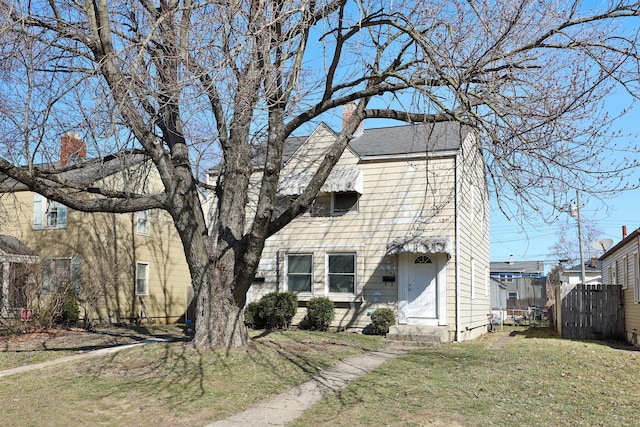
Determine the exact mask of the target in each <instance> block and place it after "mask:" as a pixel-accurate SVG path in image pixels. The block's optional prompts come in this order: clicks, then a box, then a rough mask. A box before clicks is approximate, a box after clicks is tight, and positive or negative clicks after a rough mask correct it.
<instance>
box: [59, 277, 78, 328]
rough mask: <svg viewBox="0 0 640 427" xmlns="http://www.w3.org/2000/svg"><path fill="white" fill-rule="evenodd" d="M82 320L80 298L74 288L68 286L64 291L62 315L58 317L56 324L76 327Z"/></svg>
mask: <svg viewBox="0 0 640 427" xmlns="http://www.w3.org/2000/svg"><path fill="white" fill-rule="evenodd" d="M78 320H80V306H79V305H78V296H77V295H76V290H75V288H74V287H73V286H71V285H69V286H67V288H66V290H65V291H64V297H63V300H62V306H61V308H60V313H59V314H58V315H57V316H56V319H55V322H56V323H58V324H61V325H65V326H70V325H75V324H77V323H78Z"/></svg>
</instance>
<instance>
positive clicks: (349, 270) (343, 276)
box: [327, 253, 356, 294]
mask: <svg viewBox="0 0 640 427" xmlns="http://www.w3.org/2000/svg"><path fill="white" fill-rule="evenodd" d="M327 287H328V291H329V293H340V294H355V293H356V254H353V253H341V254H327Z"/></svg>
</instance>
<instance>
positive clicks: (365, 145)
mask: <svg viewBox="0 0 640 427" xmlns="http://www.w3.org/2000/svg"><path fill="white" fill-rule="evenodd" d="M325 126H326V125H325ZM327 129H330V128H329V127H328V126H327ZM470 131H471V129H470V128H469V127H468V126H462V125H461V124H460V123H458V122H439V123H417V124H409V125H401V126H391V127H383V128H374V129H365V130H364V132H363V133H362V135H360V136H359V137H357V138H355V139H353V140H351V142H349V149H351V151H352V152H353V153H354V154H356V155H357V156H358V157H360V158H362V157H367V156H393V155H402V154H420V153H426V152H429V153H434V152H438V151H450V150H457V149H458V148H460V145H461V143H462V141H464V139H465V138H466V137H467V135H468V134H469V133H470ZM307 139H308V136H295V137H290V138H287V141H286V142H285V146H284V150H283V161H284V162H285V163H286V162H287V161H289V159H290V158H291V157H292V156H293V155H294V154H295V152H296V151H297V150H298V149H299V148H300V147H301V146H302V144H304V143H305V141H307ZM265 148H266V147H265V146H263V145H258V146H256V147H255V148H254V158H253V160H252V163H253V165H254V166H262V165H264V161H265V154H266V153H265V151H264V150H265ZM210 172H211V173H216V172H217V167H213V168H212V169H211V170H210Z"/></svg>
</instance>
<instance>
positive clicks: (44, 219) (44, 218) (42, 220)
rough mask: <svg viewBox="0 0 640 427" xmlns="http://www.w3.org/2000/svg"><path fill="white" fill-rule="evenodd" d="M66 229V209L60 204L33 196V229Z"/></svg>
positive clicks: (37, 195) (39, 196) (36, 195)
mask: <svg viewBox="0 0 640 427" xmlns="http://www.w3.org/2000/svg"><path fill="white" fill-rule="evenodd" d="M66 227H67V207H66V206H65V205H63V204H61V203H58V202H56V201H53V200H49V199H47V198H46V197H42V196H41V195H40V194H34V195H33V229H34V230H40V229H55V228H66Z"/></svg>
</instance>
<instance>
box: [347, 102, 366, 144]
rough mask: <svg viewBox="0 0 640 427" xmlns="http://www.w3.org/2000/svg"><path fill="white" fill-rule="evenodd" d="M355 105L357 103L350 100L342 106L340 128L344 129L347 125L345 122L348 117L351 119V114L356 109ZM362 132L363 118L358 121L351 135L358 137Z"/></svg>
mask: <svg viewBox="0 0 640 427" xmlns="http://www.w3.org/2000/svg"><path fill="white" fill-rule="evenodd" d="M357 106H358V104H356V103H355V102H350V103H348V104H345V105H343V106H342V129H344V128H345V127H346V126H347V123H348V122H349V119H351V115H352V114H353V112H354V111H355V110H356V107H357ZM363 132H364V120H363V121H361V122H360V124H359V125H358V128H357V129H356V131H355V132H354V133H353V136H355V137H358V136H360V135H362V133H363Z"/></svg>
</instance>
